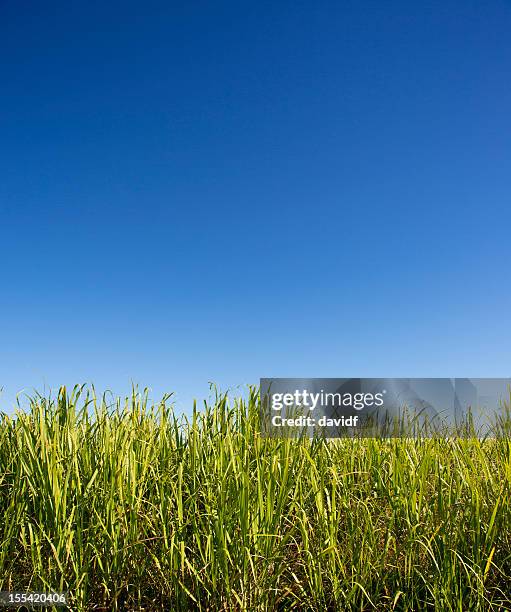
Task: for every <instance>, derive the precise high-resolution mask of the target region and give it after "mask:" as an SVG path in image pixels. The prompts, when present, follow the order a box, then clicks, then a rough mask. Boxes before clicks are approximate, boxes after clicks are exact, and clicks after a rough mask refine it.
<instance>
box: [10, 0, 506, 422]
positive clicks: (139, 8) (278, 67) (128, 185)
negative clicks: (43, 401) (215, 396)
mask: <svg viewBox="0 0 511 612" xmlns="http://www.w3.org/2000/svg"><path fill="white" fill-rule="evenodd" d="M510 31H511V3H509V2H507V1H497V0H495V1H493V0H492V1H489V2H486V3H481V2H475V1H468V2H459V1H457V2H451V1H447V2H433V3H430V2H428V3H414V2H404V1H403V2H389V3H382V2H365V1H362V2H354V1H353V2H351V1H350V2H344V1H343V2H335V3H334V2H320V3H318V2H259V3H244V2H232V3H231V2H215V3H213V2H211V3H175V2H154V1H153V0H146V1H145V2H143V3H140V2H131V1H123V2H116V1H112V2H106V3H105V2H72V3H70V2H57V1H56V2H46V3H30V2H25V1H23V0H16V1H14V0H10V1H5V2H2V3H1V5H0V56H1V58H2V61H1V64H0V70H1V80H0V88H1V91H0V111H1V112H0V134H1V137H0V167H1V181H0V210H1V221H0V233H1V240H0V266H1V268H0V269H1V278H0V283H1V284H0V287H1V289H0V291H1V300H0V315H1V317H0V334H1V338H0V343H1V352H0V386H3V388H4V393H3V396H2V400H1V402H0V403H1V407H2V408H3V409H4V410H9V409H10V407H11V405H12V402H13V398H14V397H15V394H16V393H17V392H18V391H20V390H21V389H25V390H30V389H33V388H37V389H39V390H45V389H48V388H50V387H51V388H56V387H58V385H59V384H67V385H72V384H73V383H75V382H94V383H95V384H96V386H97V387H98V388H99V389H107V388H108V389H111V390H112V391H113V392H114V393H120V394H122V393H125V392H126V391H128V390H129V388H130V384H131V381H135V382H138V383H139V384H140V385H142V386H149V387H150V388H151V389H152V395H153V396H154V397H157V396H158V395H159V394H161V393H162V392H163V391H164V390H166V391H175V392H176V394H177V399H178V402H179V405H180V406H181V407H183V408H184V409H186V408H188V407H189V405H190V401H191V398H192V397H197V398H201V397H204V396H206V395H207V394H208V381H215V382H216V383H218V384H219V385H220V386H221V387H222V388H223V389H227V388H230V387H235V386H237V385H243V384H247V383H257V382H258V379H259V377H261V376H295V377H307V376H322V377H328V376H341V377H344V376H372V377H374V376H377V377H390V376H408V375H409V376H509V375H511V372H510V370H511V367H510V355H511V325H510V316H509V313H510V312H511V289H510V273H509V270H510V264H511V257H510V246H509V242H510V237H511V232H510V222H511V187H510V185H511V182H510V177H511V151H510V142H511V113H510V109H511V45H510V44H509V32H510Z"/></svg>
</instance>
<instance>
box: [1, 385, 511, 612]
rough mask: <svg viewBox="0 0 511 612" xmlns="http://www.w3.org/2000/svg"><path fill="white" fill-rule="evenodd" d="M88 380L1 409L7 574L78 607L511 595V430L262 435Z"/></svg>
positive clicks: (261, 605)
mask: <svg viewBox="0 0 511 612" xmlns="http://www.w3.org/2000/svg"><path fill="white" fill-rule="evenodd" d="M258 402H259V399H258V395H257V392H256V390H255V389H252V390H251V392H250V396H249V398H248V400H245V401H243V400H237V401H234V402H233V403H232V404H231V405H230V404H229V402H228V400H227V398H226V397H225V396H218V397H217V399H216V401H215V402H213V404H212V405H211V406H204V407H202V408H201V410H200V411H198V410H195V409H194V411H193V414H192V415H191V416H190V418H189V419H188V420H187V421H186V420H179V419H178V418H177V416H176V415H175V414H174V412H173V409H172V406H171V404H170V403H169V398H168V397H167V398H164V399H163V400H162V402H161V403H159V404H157V405H148V401H147V396H146V395H145V394H144V393H137V392H134V393H133V395H132V396H131V397H129V398H127V399H126V400H125V401H122V402H121V401H120V400H117V401H115V402H113V405H111V404H112V403H111V402H109V401H108V400H107V398H106V397H101V398H96V397H95V395H94V393H93V392H92V391H91V390H89V391H87V389H85V388H83V387H77V388H75V389H74V390H73V391H72V392H71V393H67V392H66V390H65V389H64V388H63V389H61V391H60V393H59V395H58V397H57V398H56V399H55V400H50V399H47V398H44V397H40V396H37V397H35V398H33V399H32V401H31V406H30V410H29V411H26V412H23V411H19V412H18V413H17V415H16V416H14V417H9V416H6V415H4V416H3V417H2V418H1V421H0V590H4V591H5V590H10V591H20V590H24V591H25V590H32V591H35V590H50V589H51V590H62V591H68V592H69V594H70V597H71V601H72V604H71V607H72V608H73V609H75V610H87V609H93V608H94V609H103V610H139V609H143V610H160V609H162V610H190V609H200V610H289V609H292V608H296V609H299V610H326V609H330V610H371V609H378V610H421V609H428V608H430V609H435V610H442V611H444V610H445V611H449V610H452V611H454V610H457V611H463V612H465V611H468V610H490V609H494V610H498V609H511V520H510V519H511V514H510V509H511V501H510V485H511V444H510V441H509V439H508V438H502V439H486V440H481V439H477V438H471V439H450V440H448V439H419V440H399V439H394V440H378V439H366V440H352V439H343V440H339V441H335V442H330V443H328V442H322V441H318V440H316V441H314V440H312V441H311V440H308V439H302V440H294V439H281V440H275V439H263V438H261V436H260V434H259V423H258Z"/></svg>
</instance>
